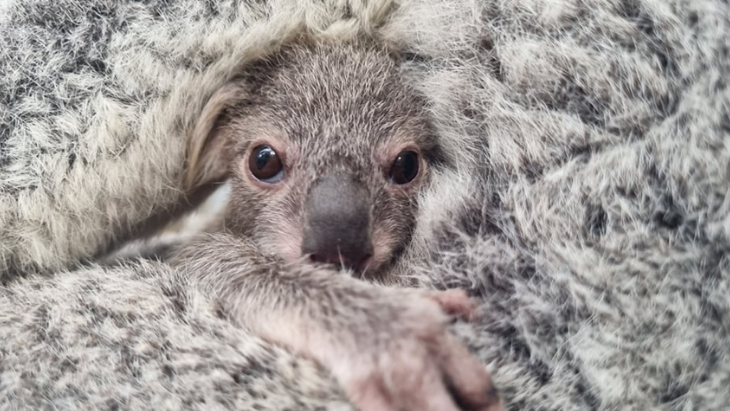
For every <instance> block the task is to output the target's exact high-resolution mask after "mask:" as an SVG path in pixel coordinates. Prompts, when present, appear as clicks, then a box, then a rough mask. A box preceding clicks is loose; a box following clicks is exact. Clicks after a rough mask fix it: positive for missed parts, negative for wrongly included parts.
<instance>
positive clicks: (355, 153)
mask: <svg viewBox="0 0 730 411" xmlns="http://www.w3.org/2000/svg"><path fill="white" fill-rule="evenodd" d="M396 57H397V56H395V55H393V54H392V53H391V52H389V51H387V50H386V49H384V48H381V47H379V46H376V45H375V44H373V43H370V42H368V41H357V42H349V43H335V42H326V41H318V42H314V41H308V40H300V41H297V42H296V43H292V44H289V45H287V46H284V47H282V48H281V49H280V50H278V51H277V52H276V53H274V54H273V55H271V56H268V57H267V58H265V59H262V60H260V61H258V62H255V63H253V64H251V65H249V66H247V67H246V68H245V69H244V71H243V73H241V74H240V75H239V76H238V77H236V78H234V79H232V80H231V81H230V82H229V83H227V84H226V85H224V86H222V87H221V88H220V89H219V90H218V91H216V92H215V93H214V94H213V95H212V96H211V97H210V99H209V100H208V102H207V104H206V106H205V108H204V109H203V112H202V114H201V116H200V120H199V122H198V124H197V125H196V127H195V129H194V132H193V135H192V138H191V140H190V146H189V147H190V151H189V164H188V166H189V168H188V171H189V173H188V175H187V183H188V185H189V187H190V188H191V189H192V190H194V189H196V188H199V187H203V186H206V185H209V184H211V183H216V182H220V181H223V180H228V181H229V184H230V200H229V203H228V205H227V209H226V211H225V216H224V218H223V219H222V221H221V224H220V225H219V226H218V227H217V229H215V230H211V231H210V232H208V233H206V234H204V235H200V236H197V237H195V238H194V239H193V240H191V241H189V242H187V243H186V244H184V245H183V246H181V247H180V248H179V249H178V250H176V251H175V254H174V256H173V257H172V259H171V263H172V264H174V265H176V266H178V267H180V269H181V270H183V271H184V272H186V273H189V275H191V276H193V277H194V278H195V279H196V280H197V281H198V282H200V283H201V284H202V285H203V286H205V287H206V288H207V289H208V290H209V291H210V292H211V293H212V294H213V295H214V296H215V298H217V299H218V300H219V301H221V302H222V304H223V308H224V310H225V311H226V313H227V315H228V316H229V317H230V318H231V319H232V320H233V321H236V322H238V323H239V324H241V325H244V326H246V327H247V328H249V329H251V330H252V331H254V332H255V333H257V334H258V335H260V336H261V337H262V338H264V339H267V340H269V341H271V342H274V343H277V344H281V345H283V346H286V347H289V348H290V349H292V350H294V351H296V352H298V353H300V354H302V355H305V356H308V357H310V358H312V359H314V360H315V361H317V362H319V363H320V364H322V365H323V366H324V367H326V368H327V369H328V370H329V371H331V373H332V374H333V375H334V377H335V378H336V379H337V381H338V382H339V383H340V384H341V385H342V387H343V388H344V390H345V392H346V394H347V395H348V396H349V398H350V399H351V401H352V402H353V403H354V404H355V405H356V406H357V407H358V408H359V409H361V410H364V411H376V410H393V411H396V410H409V411H415V410H423V411H429V410H433V411H436V410H439V411H456V410H492V411H494V410H499V409H501V406H500V404H499V400H498V398H497V395H496V392H495V390H494V388H493V386H492V383H491V380H490V377H489V376H488V374H487V373H486V371H485V370H484V367H483V366H482V365H481V364H480V363H479V361H478V360H477V359H475V358H473V357H472V356H471V355H470V353H469V352H468V350H467V349H466V348H465V347H464V346H463V345H461V344H460V342H458V341H457V340H456V339H455V338H454V337H453V336H451V335H450V334H449V332H448V331H447V328H446V325H447V322H448V316H447V314H457V315H462V316H468V315H469V313H470V312H471V311H472V309H473V303H472V302H470V300H469V299H468V298H467V297H466V294H465V293H464V292H462V291H459V290H452V291H446V292H428V291H424V290H415V289H407V288H396V287H385V286H382V285H377V284H376V283H381V284H382V283H387V282H392V281H393V279H395V278H398V277H399V276H402V275H404V274H406V270H407V269H408V264H407V260H406V257H405V255H406V254H407V249H408V247H409V244H410V242H411V237H412V235H413V232H414V228H415V226H416V224H417V221H416V220H417V218H416V216H417V211H418V194H419V191H421V190H423V189H424V188H425V187H427V186H428V184H429V174H430V171H433V170H435V169H438V168H439V167H443V166H444V162H445V158H444V156H443V154H442V153H441V151H440V149H439V144H438V140H437V139H436V137H435V135H434V133H433V131H432V129H431V126H430V124H429V119H428V117H427V114H426V111H425V108H424V103H423V102H422V101H421V100H420V99H419V98H418V97H417V96H416V95H415V93H414V92H413V91H412V90H410V89H409V88H408V87H407V86H406V84H405V83H404V81H403V80H402V79H401V77H400V73H399V69H398V65H397V61H396ZM364 280H370V281H364Z"/></svg>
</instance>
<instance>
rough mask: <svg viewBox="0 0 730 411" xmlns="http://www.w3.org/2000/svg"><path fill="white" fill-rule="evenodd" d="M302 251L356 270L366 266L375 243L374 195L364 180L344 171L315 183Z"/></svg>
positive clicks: (308, 210) (308, 205) (319, 260)
mask: <svg viewBox="0 0 730 411" xmlns="http://www.w3.org/2000/svg"><path fill="white" fill-rule="evenodd" d="M302 254H303V255H309V256H310V258H311V259H312V260H313V261H316V262H320V263H331V264H337V265H345V266H346V267H349V268H351V269H353V270H355V271H356V272H359V271H361V270H363V269H364V268H365V266H366V265H367V263H368V260H369V258H370V257H371V256H372V254H373V244H372V240H371V236H370V196H369V194H368V191H367V189H366V188H365V186H364V185H363V184H362V183H360V182H358V181H356V180H355V179H354V178H353V177H352V176H350V175H348V174H343V173H334V174H328V175H326V176H325V177H323V178H321V179H320V180H319V181H317V182H316V183H315V185H314V186H313V187H312V189H311V190H310V191H309V194H308V196H307V202H306V213H305V223H304V239H303V241H302Z"/></svg>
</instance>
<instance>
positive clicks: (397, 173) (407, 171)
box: [388, 150, 418, 185]
mask: <svg viewBox="0 0 730 411" xmlns="http://www.w3.org/2000/svg"><path fill="white" fill-rule="evenodd" d="M417 175H418V154H417V153H416V152H415V151H410V150H409V151H403V152H401V153H400V154H398V156H397V157H396V158H395V160H394V161H393V164H392V165H391V166H390V172H389V173H388V176H389V177H390V181H391V182H392V183H393V184H398V185H402V184H408V183H410V182H411V181H413V179H414V178H416V176H417Z"/></svg>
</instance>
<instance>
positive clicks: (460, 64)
mask: <svg viewBox="0 0 730 411" xmlns="http://www.w3.org/2000/svg"><path fill="white" fill-rule="evenodd" d="M729 24H730V6H729V5H728V4H727V2H726V1H722V0H666V1H657V0H637V1H623V0H582V1H578V0H512V1H502V0H488V1H468V0H464V1H448V2H447V1H443V2H437V1H426V0H421V1H413V2H408V1H406V2H401V3H398V4H393V3H389V2H368V3H367V4H366V5H363V4H359V3H357V2H349V3H348V2H339V1H331V2H325V3H319V2H317V3H314V2H313V3H308V2H296V3H294V2H292V3H289V2H271V3H265V4H261V3H256V2H253V1H251V2H238V1H222V0H218V1H207V2H197V1H180V2H165V1H149V2H128V3H127V2H106V1H102V0H90V1H84V2H80V1H73V0H63V1H33V2H25V1H12V0H2V1H0V73H3V75H2V76H0V278H1V279H2V281H3V282H4V283H5V284H6V285H4V286H2V287H3V288H0V341H3V344H2V346H0V407H1V408H9V409H26V408H31V409H37V408H44V407H45V408H53V407H57V408H68V409H98V408H100V407H103V406H105V405H106V406H109V407H114V406H116V407H118V408H119V407H121V408H124V409H127V408H147V407H154V408H161V409H177V408H184V407H191V408H192V407H205V408H216V407H218V408H221V409H230V408H237V409H257V408H258V409H272V410H274V409H277V410H281V409H288V408H289V409H316V408H317V407H324V408H327V409H339V408H342V409H347V408H348V405H347V404H346V403H345V402H344V401H343V400H342V398H343V397H342V396H341V394H340V392H339V389H338V388H337V387H336V386H335V385H334V384H333V383H332V382H331V380H330V379H329V378H328V377H327V376H326V375H322V374H321V373H320V372H318V371H316V369H315V368H314V367H312V365H311V363H308V362H306V361H304V360H300V359H295V358H292V357H291V356H290V355H288V354H286V353H285V352H283V351H282V350H278V349H276V348H264V347H262V346H261V345H260V344H259V343H258V341H257V340H256V339H254V338H253V337H250V336H249V335H247V334H246V333H245V332H244V331H243V330H240V329H236V328H234V327H232V326H231V325H230V324H228V323H227V322H225V321H223V320H220V319H218V318H216V316H215V302H209V301H207V300H206V299H205V298H203V297H202V296H200V295H199V294H198V293H197V291H196V290H195V288H194V287H191V286H190V285H189V284H188V283H187V280H186V279H185V277H184V276H181V275H179V274H178V273H174V272H171V271H170V270H169V269H168V268H166V267H165V266H163V265H160V264H157V263H147V264H138V265H133V266H129V267H122V268H117V269H111V270H104V269H101V268H93V267H92V268H87V269H78V270H75V271H72V272H66V271H63V272H59V270H62V269H64V268H67V267H70V266H72V265H73V264H74V263H76V262H78V261H81V260H83V259H86V258H88V257H90V256H92V255H94V254H95V253H97V252H99V251H100V250H102V249H103V248H105V247H106V246H107V245H109V244H111V243H112V242H113V241H114V240H115V239H117V238H122V237H124V236H127V235H129V233H133V232H134V231H135V229H136V227H137V225H138V224H139V223H140V222H142V221H143V220H144V219H145V218H147V217H148V216H150V215H152V214H154V213H156V212H158V211H159V210H162V209H164V208H165V207H167V206H169V205H170V204H172V203H174V202H175V201H176V200H177V199H178V198H179V195H180V194H179V193H180V188H181V187H182V176H181V174H182V173H181V172H182V166H183V158H184V154H185V138H186V136H187V135H188V134H189V133H190V129H191V127H192V126H193V124H194V121H195V118H196V115H197V114H198V113H199V111H200V109H201V106H202V104H203V102H204V100H205V97H206V96H208V95H210V93H211V92H212V91H213V90H215V89H216V88H218V87H219V86H220V85H221V84H222V82H223V81H225V79H226V78H227V77H229V74H230V73H231V72H233V71H235V70H236V69H237V67H239V66H240V65H241V64H245V62H246V61H247V60H248V59H250V58H252V57H255V56H256V55H258V54H259V53H263V52H265V51H266V50H267V48H268V47H270V46H271V45H272V44H275V43H276V42H278V41H281V40H282V39H284V38H286V37H288V36H290V35H292V34H295V33H296V32H297V31H299V30H302V29H307V30H311V31H313V32H318V33H320V34H321V35H326V36H335V37H337V36H352V35H355V34H356V33H357V32H358V31H360V32H368V33H371V34H375V35H376V36H378V37H379V38H381V39H382V40H383V41H387V42H390V43H392V44H393V45H397V46H399V47H401V48H403V49H404V50H406V54H405V57H406V59H405V60H406V61H405V63H404V70H406V72H407V74H408V76H409V78H410V79H411V81H412V82H413V84H415V85H416V86H417V87H419V88H420V89H421V90H422V91H423V93H424V94H425V95H426V96H427V98H428V100H429V103H430V108H431V113H432V116H433V118H434V120H435V122H436V124H437V126H438V133H439V136H440V137H441V138H442V139H443V141H444V143H445V144H446V147H447V149H448V151H449V153H451V155H455V156H456V155H458V156H459V157H458V158H460V159H461V162H460V165H461V167H460V170H458V172H457V173H455V174H454V175H444V176H441V179H440V180H441V181H439V183H438V184H437V188H436V189H435V190H434V191H433V192H432V193H429V197H428V198H427V201H425V202H424V205H425V207H426V210H425V211H424V213H423V215H422V216H421V218H420V224H419V227H418V233H419V235H418V237H417V241H419V242H420V243H422V244H425V245H426V246H427V250H428V252H427V253H425V254H424V256H423V260H422V261H421V262H419V263H418V268H419V270H418V272H419V273H420V274H418V275H416V276H415V278H413V280H414V281H415V282H416V283H418V284H420V285H421V286H423V287H431V288H445V287H454V286H460V287H464V288H467V289H468V290H470V292H471V293H472V294H473V295H475V296H477V297H478V298H479V299H480V304H481V312H482V318H481V320H479V321H478V322H477V323H476V324H474V325H466V324H457V325H455V329H456V331H458V332H459V334H460V335H461V336H462V338H464V339H465V340H466V341H467V342H469V343H470V347H471V348H472V349H473V350H474V352H476V353H477V354H478V355H479V356H480V358H481V359H482V360H483V361H484V363H485V364H486V366H487V367H488V368H489V370H490V372H491V374H492V376H493V378H494V380H495V383H496V385H497V386H498V388H499V389H500V390H501V393H502V397H503V399H504V400H505V401H506V403H507V404H508V405H509V407H510V409H556V410H557V409H565V410H570V409H605V410H610V409H636V410H651V409H656V410H663V409H703V410H713V409H717V410H720V409H725V408H726V407H727V404H728V403H730V394H728V391H727V384H728V381H730V360H728V358H730V338H729V337H728V332H729V331H730V300H728V297H727V296H728V295H730V278H728V274H729V273H730V262H729V261H728V257H727V256H728V251H730V195H729V194H728V186H729V184H730V152H729V150H730V148H729V147H728V143H727V142H728V139H729V138H730V116H728V112H730V89H728V87H727V84H726V81H727V79H728V78H730V77H729V76H730V27H728V25H729ZM39 271H42V272H46V273H51V272H57V274H55V275H45V276H40V275H33V273H36V272H39ZM19 277H29V278H19Z"/></svg>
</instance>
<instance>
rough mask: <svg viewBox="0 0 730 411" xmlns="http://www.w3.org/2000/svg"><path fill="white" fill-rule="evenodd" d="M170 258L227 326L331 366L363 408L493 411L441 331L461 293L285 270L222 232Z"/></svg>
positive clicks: (478, 378) (492, 396)
mask: <svg viewBox="0 0 730 411" xmlns="http://www.w3.org/2000/svg"><path fill="white" fill-rule="evenodd" d="M171 262H172V264H173V265H175V266H178V267H179V268H180V269H181V270H182V271H183V272H186V273H188V274H189V275H190V276H192V277H193V278H194V279H195V280H196V281H197V282H199V283H200V284H201V285H202V286H203V287H204V288H205V289H206V290H207V291H209V292H210V293H211V294H212V297H213V298H216V299H217V300H219V301H220V302H221V303H222V305H223V307H224V310H225V311H226V312H227V314H228V315H229V316H230V318H231V319H232V320H233V321H234V322H237V323H239V324H240V325H243V326H245V327H247V328H249V329H251V330H252V331H253V332H255V333H257V334H258V335H260V336H261V337H262V338H264V339H266V340H268V341H270V342H273V343H277V344H280V345H283V346H286V347H288V348H290V349H292V350H293V351H295V352H298V353H300V354H302V355H304V356H307V357H309V358H312V359H313V360H315V361H317V362H319V363H320V364H322V365H323V366H325V367H326V368H327V369H329V370H330V371H331V372H332V374H333V375H334V377H335V378H336V379H337V380H338V382H339V383H340V384H341V385H342V386H343V388H344V390H345V392H346V393H347V395H348V396H349V398H350V399H351V401H352V402H353V403H354V404H355V405H356V406H357V407H358V408H359V409H361V410H364V411H369V410H372V411H375V410H393V411H395V410H425V411H428V410H439V411H443V410H449V411H451V410H453V411H456V410H459V409H465V410H490V411H495V410H499V409H501V408H500V405H499V400H498V398H497V396H496V393H495V390H494V388H493V386H492V384H491V380H490V378H489V376H488V374H487V373H486V371H485V370H484V368H483V366H482V365H481V364H480V363H479V362H478V361H477V360H476V359H474V358H473V357H472V356H471V355H470V354H469V352H468V350H467V349H466V348H465V347H463V346H462V345H461V344H460V343H459V342H458V341H456V340H455V338H453V337H452V336H451V335H450V334H449V333H448V331H447V329H446V324H447V320H448V317H447V315H446V314H445V312H444V310H446V311H452V312H459V311H461V312H464V311H468V310H469V307H470V305H469V302H468V299H467V297H466V295H465V294H464V293H461V292H453V291H449V292H444V293H433V292H425V291H417V290H408V289H399V288H386V287H379V286H376V285H373V284H369V283H366V282H363V281H359V280H357V279H354V278H352V277H349V276H347V275H343V274H341V273H339V272H337V271H335V270H332V269H327V268H325V267H319V266H313V265H309V264H285V263H283V262H281V261H279V260H277V259H276V258H274V257H269V256H265V255H263V254H261V253H260V252H259V251H258V249H257V247H256V246H255V245H254V244H253V243H251V242H250V241H247V240H245V239H241V238H238V237H235V236H233V235H230V234H226V233H215V234H206V235H203V236H200V237H198V238H196V239H195V240H193V241H191V242H190V243H188V244H186V245H184V246H182V247H181V248H180V249H179V250H178V251H177V252H176V254H175V256H174V257H173V258H172V260H171ZM464 314H468V313H464Z"/></svg>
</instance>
